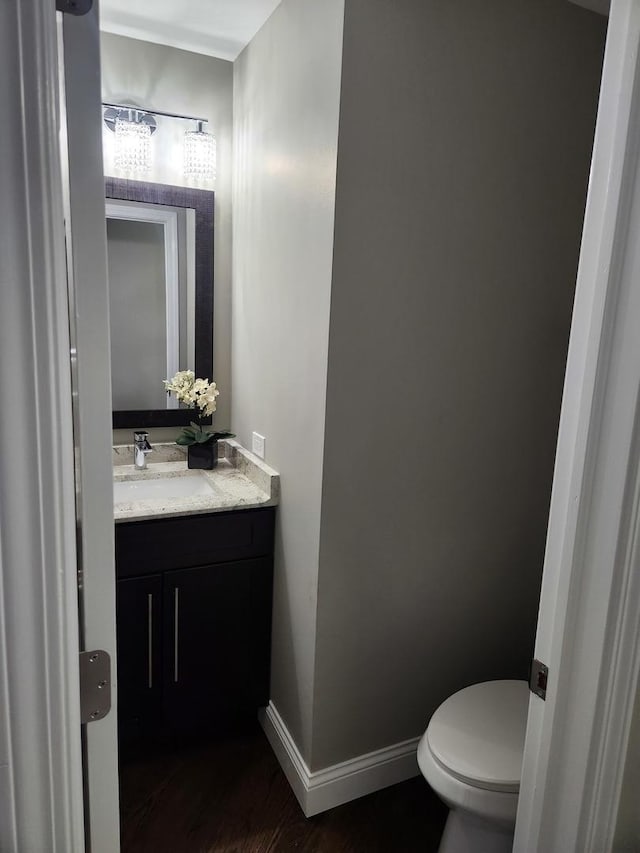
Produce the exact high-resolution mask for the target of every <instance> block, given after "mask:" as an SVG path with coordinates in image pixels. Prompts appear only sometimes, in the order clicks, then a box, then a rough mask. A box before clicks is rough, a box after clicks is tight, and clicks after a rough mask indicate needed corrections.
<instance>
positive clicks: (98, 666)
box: [80, 649, 111, 723]
mask: <svg viewBox="0 0 640 853" xmlns="http://www.w3.org/2000/svg"><path fill="white" fill-rule="evenodd" d="M110 710H111V658H110V657H109V655H108V654H107V652H103V651H102V650H101V649H97V650H96V651H93V652H80V717H81V722H83V723H94V722H95V721H96V720H101V719H102V718H103V717H106V716H107V714H108V713H109V711H110Z"/></svg>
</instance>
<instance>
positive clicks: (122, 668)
mask: <svg viewBox="0 0 640 853" xmlns="http://www.w3.org/2000/svg"><path fill="white" fill-rule="evenodd" d="M116 586H117V598H116V620H117V641H118V726H119V733H120V737H121V740H122V741H123V742H124V743H126V742H127V741H129V740H131V739H139V738H140V737H143V736H146V735H152V734H154V733H155V731H156V729H157V727H158V725H159V722H160V712H161V697H162V658H161V655H162V576H161V575H147V576H146V577H143V578H130V579H127V580H121V581H118V582H117V584H116Z"/></svg>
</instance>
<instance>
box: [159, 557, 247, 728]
mask: <svg viewBox="0 0 640 853" xmlns="http://www.w3.org/2000/svg"><path fill="white" fill-rule="evenodd" d="M263 562H264V561H262V560H241V561H238V562H233V563H218V564H216V565H211V566H204V567H201V568H197V569H180V570H179V571H174V572H166V573H165V575H164V581H165V585H164V607H165V613H166V619H165V625H166V633H165V644H164V648H165V668H164V671H165V682H164V683H165V690H164V695H163V705H164V717H165V721H166V723H167V725H168V726H169V728H170V729H173V730H174V731H181V732H185V731H188V732H195V731H198V732H205V733H210V734H216V732H217V731H220V730H222V726H224V728H228V727H229V726H230V725H233V724H235V723H238V724H241V723H242V722H244V721H245V720H246V719H247V717H249V716H251V717H255V690H254V687H253V684H252V680H253V678H254V671H253V662H252V640H253V632H252V624H251V623H252V612H251V611H252V598H251V580H252V575H253V572H254V571H256V568H257V567H258V566H260V565H261V564H263Z"/></svg>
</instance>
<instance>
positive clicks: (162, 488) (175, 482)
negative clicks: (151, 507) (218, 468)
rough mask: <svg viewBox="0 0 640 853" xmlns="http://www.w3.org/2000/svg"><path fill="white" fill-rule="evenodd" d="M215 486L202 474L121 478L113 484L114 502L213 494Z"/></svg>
mask: <svg viewBox="0 0 640 853" xmlns="http://www.w3.org/2000/svg"><path fill="white" fill-rule="evenodd" d="M212 492H213V488H212V486H211V485H210V483H209V481H208V480H207V479H205V477H204V476H203V475H202V474H199V473H196V474H185V475H183V476H179V477H156V478H154V479H148V480H142V479H141V480H121V481H117V482H115V483H114V484H113V502H114V504H121V503H131V501H149V500H167V499H171V498H192V497H198V496H199V495H211V493H212Z"/></svg>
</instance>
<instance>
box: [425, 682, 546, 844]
mask: <svg viewBox="0 0 640 853" xmlns="http://www.w3.org/2000/svg"><path fill="white" fill-rule="evenodd" d="M528 705H529V688H528V685H527V682H526V681H485V682H483V683H481V684H474V685H472V686H471V687H465V688H464V690H460V691H459V692H458V693H454V695H453V696H450V697H449V698H448V699H447V700H446V701H445V702H443V703H442V705H440V707H439V708H438V710H437V711H436V712H435V714H434V715H433V717H432V718H431V720H430V722H429V725H428V727H427V730H426V732H425V733H424V735H423V736H422V739H421V740H420V743H419V745H418V764H419V766H420V770H421V771H422V775H423V776H424V777H425V779H426V780H427V782H428V783H429V784H430V785H431V787H432V788H433V790H434V791H435V792H436V794H437V795H438V796H439V797H440V799H441V800H443V801H444V802H445V803H446V804H447V805H448V806H449V808H450V812H449V817H448V818H447V823H446V825H445V829H444V834H443V836H442V841H441V842H440V848H439V851H438V853H511V849H512V847H513V832H514V827H515V822H516V809H517V807H518V792H519V790H520V772H521V769H522V755H523V749H524V735H525V729H526V724H527V709H528Z"/></svg>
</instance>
